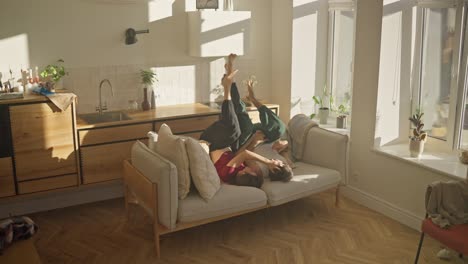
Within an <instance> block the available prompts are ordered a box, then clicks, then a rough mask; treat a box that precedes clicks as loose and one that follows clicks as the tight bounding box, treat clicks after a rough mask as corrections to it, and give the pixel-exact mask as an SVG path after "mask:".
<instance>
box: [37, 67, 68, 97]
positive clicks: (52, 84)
mask: <svg viewBox="0 0 468 264" xmlns="http://www.w3.org/2000/svg"><path fill="white" fill-rule="evenodd" d="M63 63H64V61H63V60H62V59H59V60H57V64H56V65H54V64H49V65H47V66H46V67H45V69H44V70H43V71H42V72H41V73H40V75H41V77H42V80H43V81H44V82H45V83H46V87H47V88H48V89H49V90H50V91H54V90H55V89H62V88H63V85H62V78H63V77H64V76H65V75H66V74H67V72H66V71H65V67H64V66H63V65H62V64H63Z"/></svg>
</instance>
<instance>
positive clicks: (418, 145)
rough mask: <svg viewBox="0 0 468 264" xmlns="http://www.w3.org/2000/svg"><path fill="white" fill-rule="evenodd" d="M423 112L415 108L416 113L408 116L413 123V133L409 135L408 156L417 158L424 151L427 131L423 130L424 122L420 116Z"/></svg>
mask: <svg viewBox="0 0 468 264" xmlns="http://www.w3.org/2000/svg"><path fill="white" fill-rule="evenodd" d="M423 115H424V113H423V112H422V111H421V110H420V109H417V110H416V113H414V114H413V116H411V117H410V118H409V120H410V121H411V124H412V125H413V127H414V128H413V132H412V133H413V135H412V136H410V145H409V149H410V156H411V157H413V158H419V157H420V156H421V154H422V153H423V151H424V143H425V142H426V139H427V133H426V132H424V131H423V127H424V123H423V122H422V117H423Z"/></svg>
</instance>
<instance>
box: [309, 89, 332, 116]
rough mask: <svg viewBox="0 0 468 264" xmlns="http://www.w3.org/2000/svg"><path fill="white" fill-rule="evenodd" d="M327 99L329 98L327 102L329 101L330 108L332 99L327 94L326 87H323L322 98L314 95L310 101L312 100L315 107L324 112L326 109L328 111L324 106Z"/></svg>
mask: <svg viewBox="0 0 468 264" xmlns="http://www.w3.org/2000/svg"><path fill="white" fill-rule="evenodd" d="M327 97H329V100H330V101H329V104H330V106H332V105H333V97H330V93H329V92H328V89H327V86H326V85H325V86H324V87H323V92H322V96H318V95H314V96H313V97H312V99H313V100H314V102H315V104H316V105H319V107H320V109H322V110H326V109H329V108H328V107H327V106H325V102H326V99H327Z"/></svg>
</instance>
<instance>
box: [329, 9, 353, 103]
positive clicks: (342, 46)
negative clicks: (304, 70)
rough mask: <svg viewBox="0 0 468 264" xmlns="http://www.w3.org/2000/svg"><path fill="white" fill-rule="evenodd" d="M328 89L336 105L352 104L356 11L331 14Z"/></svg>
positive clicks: (347, 10) (332, 10)
mask: <svg viewBox="0 0 468 264" xmlns="http://www.w3.org/2000/svg"><path fill="white" fill-rule="evenodd" d="M328 26H329V40H330V42H329V43H330V44H329V50H328V56H329V63H328V81H327V83H328V87H329V91H330V93H331V96H332V97H333V99H334V102H335V105H340V104H350V100H351V92H352V88H351V87H352V83H353V78H352V77H353V55H354V54H353V50H354V11H353V10H352V6H350V7H348V8H343V7H340V8H339V9H331V10H330V12H329V24H328Z"/></svg>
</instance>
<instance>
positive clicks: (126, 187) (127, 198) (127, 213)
mask: <svg viewBox="0 0 468 264" xmlns="http://www.w3.org/2000/svg"><path fill="white" fill-rule="evenodd" d="M124 197H125V216H126V217H127V220H128V219H129V218H130V217H129V216H130V213H129V205H128V203H129V202H130V201H129V199H130V197H129V190H128V186H127V185H126V184H125V185H124Z"/></svg>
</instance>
